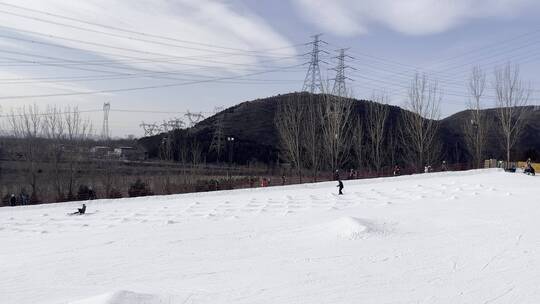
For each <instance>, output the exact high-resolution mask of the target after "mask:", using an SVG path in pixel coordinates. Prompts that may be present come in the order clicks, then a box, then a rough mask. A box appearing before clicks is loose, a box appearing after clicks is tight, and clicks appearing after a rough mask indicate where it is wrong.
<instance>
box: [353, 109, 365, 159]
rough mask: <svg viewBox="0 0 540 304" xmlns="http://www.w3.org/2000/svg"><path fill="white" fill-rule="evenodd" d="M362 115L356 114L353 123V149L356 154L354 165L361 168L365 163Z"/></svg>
mask: <svg viewBox="0 0 540 304" xmlns="http://www.w3.org/2000/svg"><path fill="white" fill-rule="evenodd" d="M364 120H365V119H364V115H358V116H357V117H356V119H355V125H354V129H353V150H354V155H355V156H356V166H357V168H358V169H360V168H362V167H363V166H364V163H365V154H366V151H365V149H366V147H365V145H366V139H365V138H366V130H365V127H364V124H365V122H364Z"/></svg>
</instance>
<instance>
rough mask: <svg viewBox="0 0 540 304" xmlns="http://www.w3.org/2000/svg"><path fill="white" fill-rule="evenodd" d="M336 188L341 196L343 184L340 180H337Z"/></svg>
mask: <svg viewBox="0 0 540 304" xmlns="http://www.w3.org/2000/svg"><path fill="white" fill-rule="evenodd" d="M337 187H338V188H339V195H343V182H342V181H341V179H338V185H337Z"/></svg>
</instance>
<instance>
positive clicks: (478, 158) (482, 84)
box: [462, 66, 489, 168]
mask: <svg viewBox="0 0 540 304" xmlns="http://www.w3.org/2000/svg"><path fill="white" fill-rule="evenodd" d="M485 88H486V73H485V72H484V71H483V70H482V69H481V68H480V67H479V66H476V67H474V68H473V69H472V72H471V76H470V78H469V83H468V90H469V94H470V95H471V97H472V99H470V100H469V113H470V116H469V118H470V121H467V122H466V123H465V124H463V126H462V127H463V133H464V134H465V142H466V144H467V148H468V150H469V153H470V154H471V156H472V158H473V164H474V167H475V168H481V167H482V161H483V160H484V152H485V148H486V142H487V132H488V128H489V123H488V119H487V116H486V114H485V113H484V112H483V104H482V97H483V95H484V91H485Z"/></svg>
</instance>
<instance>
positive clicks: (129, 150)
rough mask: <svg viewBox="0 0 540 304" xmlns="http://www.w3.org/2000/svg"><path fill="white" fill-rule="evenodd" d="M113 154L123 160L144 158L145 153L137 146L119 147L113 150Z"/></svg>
mask: <svg viewBox="0 0 540 304" xmlns="http://www.w3.org/2000/svg"><path fill="white" fill-rule="evenodd" d="M112 156H114V157H116V158H119V159H122V160H144V159H145V153H144V152H142V151H140V150H139V149H137V148H135V147H118V148H115V149H114V151H113V152H112Z"/></svg>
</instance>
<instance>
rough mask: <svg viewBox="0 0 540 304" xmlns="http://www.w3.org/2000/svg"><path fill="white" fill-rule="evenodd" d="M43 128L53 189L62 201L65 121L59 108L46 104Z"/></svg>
mask: <svg viewBox="0 0 540 304" xmlns="http://www.w3.org/2000/svg"><path fill="white" fill-rule="evenodd" d="M43 130H44V135H45V138H46V139H47V141H48V145H47V148H48V149H47V150H46V151H47V152H48V156H49V161H50V163H51V166H52V168H51V171H52V172H51V173H52V182H53V187H54V191H55V192H56V200H57V201H63V200H64V199H65V197H64V188H63V185H64V181H63V175H64V174H63V170H62V162H63V158H64V143H65V133H64V131H65V122H64V119H63V116H62V113H61V109H59V108H58V107H56V106H48V107H47V110H46V113H45V116H44V119H43Z"/></svg>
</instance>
